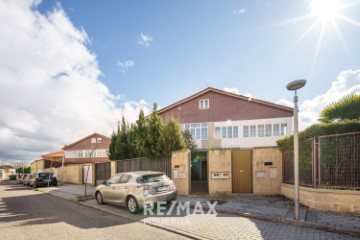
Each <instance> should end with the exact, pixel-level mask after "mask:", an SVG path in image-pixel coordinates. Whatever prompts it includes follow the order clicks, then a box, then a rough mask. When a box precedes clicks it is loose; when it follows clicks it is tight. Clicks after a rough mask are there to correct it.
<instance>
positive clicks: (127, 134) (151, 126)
mask: <svg viewBox="0 0 360 240" xmlns="http://www.w3.org/2000/svg"><path fill="white" fill-rule="evenodd" d="M156 108H157V106H156V103H155V104H154V108H153V112H152V113H151V115H150V116H149V117H148V118H147V119H146V118H145V115H144V112H143V110H140V113H139V119H138V120H137V121H136V123H132V124H130V125H129V124H128V123H127V122H126V120H125V117H124V116H123V117H122V119H121V123H120V122H118V126H117V131H116V132H113V134H112V135H111V143H110V146H109V159H110V160H123V159H128V158H135V157H148V158H160V157H167V158H168V157H170V155H171V152H173V151H177V150H180V149H184V148H185V147H186V144H185V141H184V137H183V135H182V133H181V130H180V127H179V124H178V122H177V121H176V120H175V119H173V118H170V119H169V120H168V121H166V122H164V121H163V119H162V118H161V117H160V116H159V115H158V114H157V110H156ZM190 139H191V134H190ZM190 141H192V140H190Z"/></svg>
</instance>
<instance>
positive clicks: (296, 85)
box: [286, 79, 306, 221]
mask: <svg viewBox="0 0 360 240" xmlns="http://www.w3.org/2000/svg"><path fill="white" fill-rule="evenodd" d="M305 83H306V80H304V79H300V80H295V81H292V82H290V83H289V84H288V85H286V88H287V89H288V90H289V91H295V96H294V203H295V220H296V221H299V218H300V209H299V129H298V128H299V127H298V125H299V119H298V106H297V102H298V96H297V90H298V89H300V88H302V87H303V86H305Z"/></svg>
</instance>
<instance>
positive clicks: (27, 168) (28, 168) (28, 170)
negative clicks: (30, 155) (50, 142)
mask: <svg viewBox="0 0 360 240" xmlns="http://www.w3.org/2000/svg"><path fill="white" fill-rule="evenodd" d="M23 170H24V173H30V172H31V167H26V168H22V167H20V168H18V169H16V172H17V173H21V174H23Z"/></svg>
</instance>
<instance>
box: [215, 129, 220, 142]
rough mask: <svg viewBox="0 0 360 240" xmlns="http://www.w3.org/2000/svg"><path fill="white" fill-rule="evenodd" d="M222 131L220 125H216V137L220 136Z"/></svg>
mask: <svg viewBox="0 0 360 240" xmlns="http://www.w3.org/2000/svg"><path fill="white" fill-rule="evenodd" d="M220 131H221V128H220V127H215V136H214V138H215V139H219V138H220Z"/></svg>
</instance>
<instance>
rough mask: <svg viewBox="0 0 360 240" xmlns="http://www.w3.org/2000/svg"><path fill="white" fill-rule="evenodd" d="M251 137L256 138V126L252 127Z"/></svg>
mask: <svg viewBox="0 0 360 240" xmlns="http://www.w3.org/2000/svg"><path fill="white" fill-rule="evenodd" d="M250 137H256V126H255V125H252V126H250Z"/></svg>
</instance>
